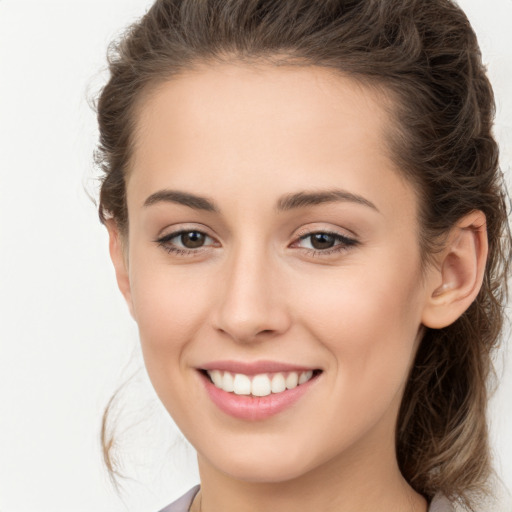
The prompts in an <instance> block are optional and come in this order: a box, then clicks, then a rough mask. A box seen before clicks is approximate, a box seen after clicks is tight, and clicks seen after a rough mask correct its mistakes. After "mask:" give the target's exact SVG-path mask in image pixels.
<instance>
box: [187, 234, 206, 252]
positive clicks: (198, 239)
mask: <svg viewBox="0 0 512 512" xmlns="http://www.w3.org/2000/svg"><path fill="white" fill-rule="evenodd" d="M181 243H182V244H183V245H184V246H185V247H186V248H187V249H195V248H197V247H201V246H202V245H203V243H204V235H203V234H202V233H198V232H197V231H189V232H188V233H183V234H182V235H181Z"/></svg>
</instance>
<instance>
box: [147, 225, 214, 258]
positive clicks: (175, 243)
mask: <svg viewBox="0 0 512 512" xmlns="http://www.w3.org/2000/svg"><path fill="white" fill-rule="evenodd" d="M155 241H156V242H157V243H158V245H160V246H161V247H162V248H164V249H165V250H166V251H167V252H169V253H177V254H180V255H186V254H190V255H191V254H195V253H198V252H200V250H201V249H203V248H206V247H208V246H211V245H213V244H212V242H213V238H211V237H210V236H208V235H207V234H206V233H203V232H202V231H198V230H196V229H182V230H180V231H175V232H173V233H169V234H168V235H164V236H162V237H160V238H158V239H157V240H155Z"/></svg>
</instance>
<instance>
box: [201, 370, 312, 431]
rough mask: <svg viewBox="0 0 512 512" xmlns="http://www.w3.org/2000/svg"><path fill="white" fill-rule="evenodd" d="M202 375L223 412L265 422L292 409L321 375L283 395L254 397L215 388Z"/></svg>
mask: <svg viewBox="0 0 512 512" xmlns="http://www.w3.org/2000/svg"><path fill="white" fill-rule="evenodd" d="M200 374H201V377H202V380H203V383H204V386H205V388H206V391H207V392H208V395H209V396H210V398H211V400H212V402H213V403H214V404H215V405H216V406H217V407H218V408H219V409H220V410H221V411H223V412H225V413H226V414H229V415H230V416H233V417H235V418H239V419H242V420H249V421H258V420H264V419H267V418H270V417H271V416H274V415H276V414H279V413H280V412H282V411H284V410H286V409H288V408H290V407H291V406H292V405H293V404H295V403H296V402H297V401H298V400H299V399H300V398H301V397H302V396H303V395H304V394H305V393H307V392H308V390H309V389H310V388H311V386H312V385H314V383H315V382H316V381H317V380H318V377H319V375H315V376H314V377H313V378H311V379H310V380H308V381H307V382H305V383H304V384H300V385H298V386H297V387H295V388H293V389H287V390H286V391H283V392H282V393H271V394H270V395H267V396H257V397H253V396H250V395H236V394H235V393H228V392H227V391H223V390H222V389H219V388H218V387H216V386H214V385H213V383H212V382H211V381H210V379H209V378H208V377H207V376H206V375H204V374H203V373H201V372H200Z"/></svg>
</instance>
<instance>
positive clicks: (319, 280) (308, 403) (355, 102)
mask: <svg viewBox="0 0 512 512" xmlns="http://www.w3.org/2000/svg"><path fill="white" fill-rule="evenodd" d="M385 101H386V100H385V98H384V97H382V96H379V95H378V94H377V93H376V92H375V91H371V90H369V89H366V88H364V87H362V86H360V85H357V84H356V83H355V82H353V81H351V80H350V79H348V78H342V77H339V76H335V75H333V74H331V73H330V72H329V71H328V70H326V69H321V68H314V67H310V68H296V67H295V68H291V67H290V68H282V67H280V68H277V67H276V68H273V67H265V66H262V67H258V68H256V67H249V66H244V65H222V66H221V65H217V66H215V67H204V68H199V69H198V70H196V71H194V72H190V73H187V74H184V75H182V76H180V77H178V78H175V79H173V80H172V81H169V82H166V83H164V84H163V85H161V86H160V87H159V88H158V89H156V90H154V91H153V92H152V93H151V94H150V95H149V96H148V97H147V98H146V99H145V100H144V101H143V102H142V104H141V106H140V111H139V115H138V118H137V120H138V125H137V131H136V144H135V150H134V155H133V160H132V169H131V171H130V175H129V178H128V180H127V198H128V214H129V233H128V240H127V243H126V248H125V251H126V259H127V262H128V263H127V274H126V277H125V280H126V283H125V286H124V292H125V296H126V298H127V300H128V302H129V305H130V308H131V311H132V314H133V316H134V318H135V320H136V321H137V323H138V327H139V330H140V338H141V343H142V350H143V354H144V359H145V364H146V366H147V371H148V373H149V376H150V378H151V381H152V383H153V385H154V387H155V390H156V392H157V393H158V395H159V397H160V399H161V400H162V402H163V404H164V405H165V407H166V408H167V410H168V411H169V413H170V414H171V415H172V417H173V418H174V420H175V421H176V423H177V424H178V426H179V427H180V428H181V430H182V431H183V433H184V434H185V436H186V437H187V438H188V439H189V440H190V442H191V443H192V444H193V445H194V446H195V448H196V449H197V451H198V455H199V462H200V465H201V464H203V465H204V466H205V467H206V466H208V467H210V468H213V470H218V471H221V472H222V473H224V474H227V475H231V476H233V477H235V478H238V479H242V480H247V481H269V482H276V481H285V480H289V479H292V478H295V477H298V476H300V475H303V474H305V473H307V472H308V471H310V470H314V469H318V468H320V467H333V468H336V470H337V471H338V470H339V468H342V467H347V465H348V462H349V461H351V462H354V461H355V460H357V461H359V462H361V461H363V465H364V463H365V462H366V466H368V461H370V460H373V459H375V460H383V459H386V457H388V458H394V429H395V423H396V417H397V412H398V408H399V404H400V400H401V397H402V392H403V389H404V385H405V382H406V380H407V376H408V371H409V368H410V367H411V364H412V361H413V357H414V355H415V351H416V348H417V345H418V341H419V338H420V334H419V332H420V327H421V322H422V312H423V309H424V306H425V301H426V295H427V293H426V288H425V285H424V280H423V279H422V274H421V265H420V252H419V245H418V230H419V228H418V222H417V215H416V210H417V204H416V198H415V194H414V191H413V190H412V188H411V187H410V186H409V185H408V184H407V183H406V182H404V180H403V179H402V178H401V177H400V175H399V174H398V173H397V171H396V170H395V168H394V167H393V163H392V161H391V159H390V157H389V155H388V151H387V148H386V144H385V137H386V133H387V131H388V130H389V129H390V124H391V121H390V119H389V118H388V117H387V114H386V113H385V112H384V109H383V107H382V105H383V104H384V103H385ZM122 273H123V272H122V271H121V272H120V274H121V278H120V279H121V281H123V277H122ZM121 287H122V288H123V285H121ZM205 370H209V371H210V376H209V375H208V373H207V372H206V371H205ZM211 378H213V380H215V382H216V385H215V384H213V383H212V382H211V380H210V379H211ZM297 379H300V382H302V383H299V384H298V385H297ZM233 380H234V383H233V382H232V381H233ZM288 388H289V389H288ZM233 389H234V391H230V390H233ZM283 389H285V390H284V391H283ZM244 393H250V394H244ZM254 395H262V396H254ZM276 454H278V456H276ZM351 467H352V468H353V467H354V465H353V464H352V465H351ZM367 469H368V467H366V470H367Z"/></svg>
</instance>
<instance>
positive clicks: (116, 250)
mask: <svg viewBox="0 0 512 512" xmlns="http://www.w3.org/2000/svg"><path fill="white" fill-rule="evenodd" d="M105 225H106V226H107V231H108V236H109V251H110V259H111V260H112V263H113V264H114V269H115V272H116V279H117V286H118V287H119V290H120V291H121V293H122V294H123V297H124V299H125V300H126V303H127V304H128V308H129V310H130V314H131V315H132V317H133V305H132V296H131V291H130V276H129V273H128V256H127V253H126V247H125V245H124V241H123V237H122V235H121V233H120V232H119V228H118V226H117V223H116V221H115V220H114V219H108V220H107V221H106V222H105Z"/></svg>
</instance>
